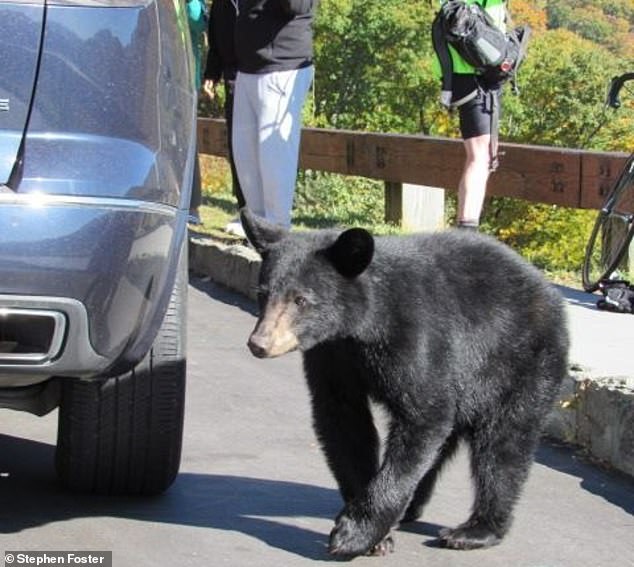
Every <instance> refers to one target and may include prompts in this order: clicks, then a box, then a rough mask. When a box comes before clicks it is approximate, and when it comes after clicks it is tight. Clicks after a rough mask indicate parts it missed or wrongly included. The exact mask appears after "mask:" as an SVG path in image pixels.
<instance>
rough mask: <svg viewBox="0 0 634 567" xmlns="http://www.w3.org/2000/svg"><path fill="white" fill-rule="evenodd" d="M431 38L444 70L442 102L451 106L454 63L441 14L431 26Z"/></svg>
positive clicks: (437, 15)
mask: <svg viewBox="0 0 634 567" xmlns="http://www.w3.org/2000/svg"><path fill="white" fill-rule="evenodd" d="M431 37H432V43H433V45H434V51H435V52H436V55H437V56H438V61H439V62H440V68H441V70H442V89H441V93H440V101H441V102H442V104H443V105H444V106H446V107H450V106H451V90H452V89H451V75H452V74H453V62H452V60H451V53H449V47H448V45H447V41H446V39H445V34H444V32H443V29H442V24H441V22H440V12H438V14H436V17H435V18H434V22H433V23H432V26H431Z"/></svg>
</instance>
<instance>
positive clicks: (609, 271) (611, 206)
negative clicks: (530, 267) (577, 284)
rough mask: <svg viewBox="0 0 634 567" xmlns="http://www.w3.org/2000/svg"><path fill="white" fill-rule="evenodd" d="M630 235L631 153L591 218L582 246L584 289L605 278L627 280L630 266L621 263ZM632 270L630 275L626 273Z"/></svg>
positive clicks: (633, 208) (633, 224)
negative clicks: (599, 208)
mask: <svg viewBox="0 0 634 567" xmlns="http://www.w3.org/2000/svg"><path fill="white" fill-rule="evenodd" d="M633 236H634V154H632V155H631V156H630V157H629V158H628V160H627V162H626V163H625V166H624V167H623V169H622V171H621V174H620V175H619V178H618V179H617V181H616V183H615V184H614V185H613V186H612V189H611V190H610V193H609V194H608V196H607V198H606V200H605V203H604V205H603V207H602V208H601V210H600V211H599V214H598V216H597V220H596V221H595V224H594V227H593V228H592V232H591V234H590V238H589V239H588V244H587V246H586V251H585V256H584V261H583V269H582V282H583V288H584V289H585V290H586V291H588V292H593V291H596V290H597V289H599V287H600V285H601V282H604V281H607V280H613V279H618V280H626V281H631V279H632V278H630V275H633V276H634V263H633V269H632V270H631V269H630V267H629V266H626V265H625V264H626V263H627V261H628V258H627V257H626V253H627V251H628V247H629V245H630V242H631V241H632V237H633ZM630 271H632V274H630Z"/></svg>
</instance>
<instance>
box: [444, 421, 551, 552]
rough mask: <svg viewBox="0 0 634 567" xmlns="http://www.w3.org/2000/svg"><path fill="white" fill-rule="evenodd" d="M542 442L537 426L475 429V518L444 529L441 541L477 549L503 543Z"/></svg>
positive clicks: (473, 467)
mask: <svg viewBox="0 0 634 567" xmlns="http://www.w3.org/2000/svg"><path fill="white" fill-rule="evenodd" d="M538 441H539V433H538V430H537V429H536V428H533V430H531V429H519V428H518V429H517V430H512V431H511V432H509V430H508V428H505V427H504V426H499V427H493V426H490V427H488V428H485V431H478V432H474V434H473V437H472V439H471V472H472V475H473V480H474V483H475V492H476V496H475V502H474V505H473V511H472V513H471V517H470V518H469V520H467V521H466V522H465V523H464V524H462V525H460V526H458V527H457V528H454V529H449V528H448V529H444V530H441V533H440V541H441V543H442V544H443V545H445V546H446V547H450V548H453V549H477V548H481V547H490V546H492V545H496V544H498V543H500V541H501V540H502V538H503V537H504V535H505V534H506V532H507V531H508V529H509V527H510V524H511V521H512V512H513V507H514V506H515V503H516V502H517V499H518V497H519V495H520V492H521V489H522V486H523V485H524V482H525V481H526V478H527V477H528V472H529V469H530V466H531V464H532V460H533V454H534V452H535V449H536V447H537V443H538Z"/></svg>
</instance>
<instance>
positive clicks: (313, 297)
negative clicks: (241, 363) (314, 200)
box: [241, 209, 374, 358]
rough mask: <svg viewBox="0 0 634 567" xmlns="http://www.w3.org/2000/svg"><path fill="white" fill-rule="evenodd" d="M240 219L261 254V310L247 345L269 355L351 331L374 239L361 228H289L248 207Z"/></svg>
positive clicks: (362, 308)
mask: <svg viewBox="0 0 634 567" xmlns="http://www.w3.org/2000/svg"><path fill="white" fill-rule="evenodd" d="M241 219H242V225H243V227H244V230H245V232H246V234H247V237H248V239H249V242H250V243H251V244H252V246H253V247H254V248H255V250H256V251H257V252H258V253H259V254H260V255H261V256H262V266H261V268H260V279H259V286H258V303H259V307H260V314H259V318H258V321H257V323H256V326H255V329H254V330H253V332H252V333H251V336H250V337H249V341H248V345H249V348H250V349H251V352H252V353H253V354H254V356H257V357H259V358H271V357H275V356H280V355H282V354H285V353H287V352H290V351H292V350H295V349H299V350H302V351H306V350H308V349H310V348H312V347H314V346H316V345H317V344H320V343H322V342H326V341H329V340H334V339H337V338H342V337H345V336H348V335H350V334H352V333H353V329H354V326H355V323H356V322H358V321H359V320H360V319H362V318H363V315H364V313H365V312H366V309H367V304H368V291H369V285H368V281H367V280H368V278H367V277H364V276H366V274H367V269H368V267H369V266H370V264H371V262H372V257H373V255H374V238H373V237H372V235H371V234H370V233H369V232H368V231H366V230H364V229H361V228H351V229H348V230H345V231H343V232H336V231H326V230H317V231H306V232H303V231H298V232H290V231H288V230H286V229H284V228H283V227H280V226H277V225H274V224H271V223H268V222H266V221H265V220H264V219H262V218H259V217H257V216H256V215H254V214H253V213H252V212H251V211H249V210H248V209H242V210H241Z"/></svg>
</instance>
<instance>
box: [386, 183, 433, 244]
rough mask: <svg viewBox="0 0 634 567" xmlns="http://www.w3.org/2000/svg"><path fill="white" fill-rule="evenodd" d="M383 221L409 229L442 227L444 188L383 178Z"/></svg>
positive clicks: (424, 229)
mask: <svg viewBox="0 0 634 567" xmlns="http://www.w3.org/2000/svg"><path fill="white" fill-rule="evenodd" d="M385 222H388V223H393V224H397V225H398V226H400V227H402V228H403V229H405V230H407V231H410V232H433V231H436V230H442V229H443V228H444V226H445V190H444V189H440V188H438V187H428V186H424V185H413V184H411V183H395V182H393V181H386V182H385Z"/></svg>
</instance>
